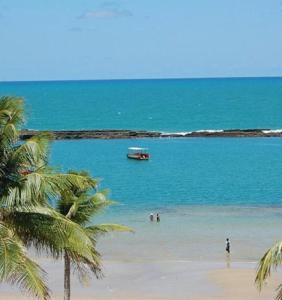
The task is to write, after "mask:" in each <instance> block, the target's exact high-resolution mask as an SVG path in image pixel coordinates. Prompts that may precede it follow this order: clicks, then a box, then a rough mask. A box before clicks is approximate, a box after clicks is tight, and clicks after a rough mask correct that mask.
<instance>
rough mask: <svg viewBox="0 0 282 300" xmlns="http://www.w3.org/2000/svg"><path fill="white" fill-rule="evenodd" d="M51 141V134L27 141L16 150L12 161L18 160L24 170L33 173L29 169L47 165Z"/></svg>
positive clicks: (40, 135)
mask: <svg viewBox="0 0 282 300" xmlns="http://www.w3.org/2000/svg"><path fill="white" fill-rule="evenodd" d="M50 139H51V135H50V134H44V133H42V134H39V135H36V136H34V137H32V138H30V139H28V140H26V141H25V142H24V143H22V144H21V145H19V146H18V147H17V148H16V149H15V151H14V152H13V154H12V156H11V159H12V160H14V161H15V160H16V161H17V162H18V164H19V165H21V166H22V169H23V170H24V169H25V168H27V170H28V171H33V170H32V169H31V170H30V169H29V168H34V167H35V168H36V169H38V168H40V167H42V166H44V165H45V164H46V163H47V158H48V154H49V143H50Z"/></svg>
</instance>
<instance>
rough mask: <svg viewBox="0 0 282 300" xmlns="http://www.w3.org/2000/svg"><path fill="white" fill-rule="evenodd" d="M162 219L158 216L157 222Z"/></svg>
mask: <svg viewBox="0 0 282 300" xmlns="http://www.w3.org/2000/svg"><path fill="white" fill-rule="evenodd" d="M160 220H161V218H160V215H159V214H157V222H160Z"/></svg>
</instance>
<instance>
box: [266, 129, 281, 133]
mask: <svg viewBox="0 0 282 300" xmlns="http://www.w3.org/2000/svg"><path fill="white" fill-rule="evenodd" d="M262 132H263V133H282V129H270V130H262Z"/></svg>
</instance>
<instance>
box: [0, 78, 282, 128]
mask: <svg viewBox="0 0 282 300" xmlns="http://www.w3.org/2000/svg"><path fill="white" fill-rule="evenodd" d="M7 94H9V95H17V96H23V97H25V99H26V103H27V111H28V122H27V124H26V125H25V127H27V128H33V129H113V128H115V129H146V130H160V131H190V130H201V129H231V128H272V129H279V128H282V118H281V116H282V78H233V79H179V80H119V81H55V82H11V83H3V82H2V83H0V95H7Z"/></svg>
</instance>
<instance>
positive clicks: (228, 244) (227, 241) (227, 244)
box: [225, 238, 230, 254]
mask: <svg viewBox="0 0 282 300" xmlns="http://www.w3.org/2000/svg"><path fill="white" fill-rule="evenodd" d="M225 250H226V252H227V253H228V254H229V253H230V240H229V239H228V238H227V239H226V247H225Z"/></svg>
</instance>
